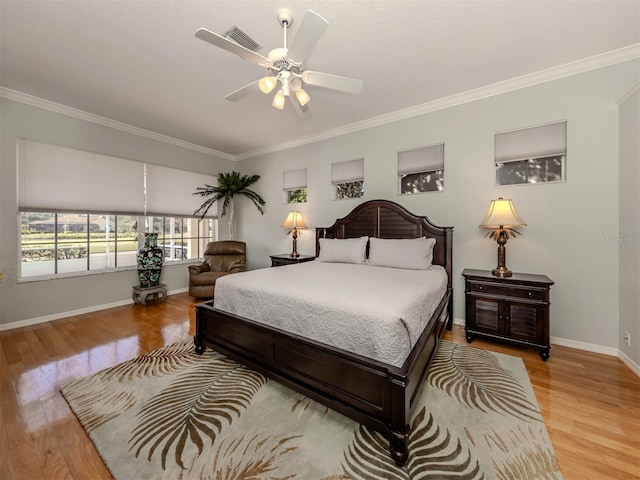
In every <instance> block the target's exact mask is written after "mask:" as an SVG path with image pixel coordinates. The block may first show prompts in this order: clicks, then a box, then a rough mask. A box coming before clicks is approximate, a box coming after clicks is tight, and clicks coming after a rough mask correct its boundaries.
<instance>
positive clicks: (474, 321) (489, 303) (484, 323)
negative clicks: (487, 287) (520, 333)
mask: <svg viewBox="0 0 640 480" xmlns="http://www.w3.org/2000/svg"><path fill="white" fill-rule="evenodd" d="M467 301H468V302H469V304H468V315H467V321H468V322H469V325H468V326H469V328H471V329H473V330H474V331H477V332H485V333H492V334H494V335H499V334H502V333H503V332H504V316H503V314H502V309H503V305H502V304H503V303H504V302H502V301H501V300H496V299H493V298H483V297H476V296H474V295H469V297H468V299H467Z"/></svg>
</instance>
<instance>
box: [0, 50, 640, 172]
mask: <svg viewBox="0 0 640 480" xmlns="http://www.w3.org/2000/svg"><path fill="white" fill-rule="evenodd" d="M637 58H640V43H636V44H634V45H629V46H627V47H623V48H620V49H618V50H612V51H610V52H606V53H603V54H600V55H595V56H592V57H587V58H584V59H582V60H577V61H575V62H570V63H566V64H564V65H559V66H557V67H552V68H548V69H546V70H541V71H538V72H535V73H531V74H528V75H523V76H520V77H516V78H512V79H509V80H505V81H503V82H499V83H494V84H492V85H487V86H484V87H480V88H477V89H474V90H469V91H466V92H463V93H460V94H456V95H451V96H449V97H445V98H441V99H438V100H434V101H432V102H427V103H423V104H420V105H415V106H413V107H409V108H405V109H402V110H397V111H395V112H391V113H387V114H384V115H379V116H377V117H373V118H370V119H367V120H363V121H361V122H355V123H351V124H349V125H345V126H342V127H338V128H333V129H330V130H325V131H324V132H320V133H318V134H315V135H309V136H306V137H302V138H298V139H295V140H291V141H289V142H283V143H279V144H276V145H270V146H268V147H265V148H259V149H256V150H252V151H249V152H245V153H241V154H238V155H232V154H229V153H225V152H220V151H218V150H214V149H212V148H207V147H203V146H201V145H196V144H194V143H190V142H185V141H183V140H179V139H177V138H173V137H169V136H167V135H163V134H160V133H156V132H152V131H150V130H145V129H143V128H139V127H134V126H132V125H128V124H126V123H122V122H118V121H116V120H111V119H109V118H106V117H101V116H99V115H94V114H92V113H89V112H85V111H83V110H78V109H76V108H73V107H68V106H66V105H62V104H59V103H55V102H50V101H49V100H44V99H42V98H38V97H34V96H33V95H29V94H26V93H22V92H18V91H16V90H11V89H9V88H5V87H0V97H4V98H8V99H10V100H15V101H17V102H21V103H25V104H28V105H32V106H35V107H39V108H43V109H45V110H50V111H52V112H56V113H60V114H62V115H67V116H69V117H73V118H78V119H80V120H85V121H87V122H92V123H96V124H98V125H103V126H106V127H110V128H115V129H117V130H122V131H124V132H127V133H131V134H134V135H139V136H142V137H147V138H150V139H153V140H157V141H160V142H164V143H168V144H171V145H175V146H178V147H182V148H186V149H189V150H194V151H196V152H200V153H204V154H207V155H213V156H217V157H220V158H223V159H225V160H231V161H239V160H247V159H250V158H255V157H258V156H261V155H266V154H270V153H275V152H280V151H283V150H288V149H290V148H295V147H300V146H303V145H307V144H310V143H315V142H319V141H322V140H328V139H331V138H334V137H338V136H341V135H346V134H349V133H354V132H359V131H361V130H366V129H367V128H372V127H377V126H380V125H385V124H388V123H393V122H397V121H400V120H404V119H407V118H412V117H416V116H419V115H424V114H426V113H431V112H436V111H438V110H444V109H446V108H451V107H455V106H458V105H462V104H464V103H469V102H474V101H476V100H482V99H484V98H489V97H494V96H496V95H500V94H503V93H507V92H511V91H514V90H520V89H522V88H527V87H532V86H534V85H539V84H541V83H546V82H550V81H553V80H559V79H562V78H566V77H570V76H573V75H578V74H580V73H585V72H589V71H591V70H597V69H599V68H603V67H607V66H610V65H615V64H618V63H622V62H626V61H629V60H634V59H637Z"/></svg>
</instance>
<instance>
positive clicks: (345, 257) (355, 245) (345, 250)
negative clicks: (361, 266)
mask: <svg viewBox="0 0 640 480" xmlns="http://www.w3.org/2000/svg"><path fill="white" fill-rule="evenodd" d="M367 240H369V237H360V238H344V239H342V238H340V239H338V238H321V239H320V256H319V257H318V260H320V261H321V262H334V263H364V261H365V260H366V251H367Z"/></svg>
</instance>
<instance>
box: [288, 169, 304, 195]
mask: <svg viewBox="0 0 640 480" xmlns="http://www.w3.org/2000/svg"><path fill="white" fill-rule="evenodd" d="M282 185H283V186H282V189H283V190H300V189H303V188H307V169H306V168H303V169H302V170H291V171H288V172H284V174H283V179H282Z"/></svg>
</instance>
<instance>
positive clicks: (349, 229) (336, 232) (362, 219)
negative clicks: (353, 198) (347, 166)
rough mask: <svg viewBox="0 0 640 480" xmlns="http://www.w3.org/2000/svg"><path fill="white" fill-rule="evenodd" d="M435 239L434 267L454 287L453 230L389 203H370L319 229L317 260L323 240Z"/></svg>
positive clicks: (386, 201)
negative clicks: (441, 270) (444, 272)
mask: <svg viewBox="0 0 640 480" xmlns="http://www.w3.org/2000/svg"><path fill="white" fill-rule="evenodd" d="M363 236H368V237H376V238H418V237H427V238H435V239H436V244H435V246H434V247H433V263H434V264H436V265H442V266H443V267H444V268H445V270H446V271H447V275H448V276H449V281H448V286H449V288H451V286H452V280H451V279H452V271H453V255H452V244H453V227H438V226H436V225H434V224H433V223H431V222H430V221H429V219H428V218H427V217H426V216H417V215H414V214H412V213H410V212H408V211H407V210H405V208H404V207H402V206H401V205H398V204H397V203H394V202H391V201H389V200H369V201H368V202H364V203H362V204H360V205H358V206H357V207H356V208H354V209H353V210H352V211H351V213H349V214H348V215H347V216H346V217H343V218H339V219H338V220H336V221H335V223H334V224H333V225H331V226H330V227H326V228H320V227H318V228H316V256H318V255H319V254H320V239H321V238H357V237H363Z"/></svg>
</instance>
